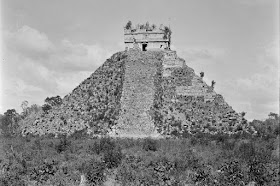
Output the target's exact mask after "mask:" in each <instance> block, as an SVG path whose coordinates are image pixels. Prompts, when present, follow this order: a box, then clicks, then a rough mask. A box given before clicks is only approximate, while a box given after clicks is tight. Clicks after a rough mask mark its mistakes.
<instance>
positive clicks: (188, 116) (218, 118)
mask: <svg viewBox="0 0 280 186" xmlns="http://www.w3.org/2000/svg"><path fill="white" fill-rule="evenodd" d="M164 70H168V71H169V72H171V75H170V76H167V77H163V76H162V69H158V73H157V76H158V77H157V78H156V80H155V86H156V87H157V94H156V95H155V100H154V108H152V110H153V117H154V120H155V125H156V127H157V128H158V132H159V133H161V134H164V135H175V136H182V135H187V134H194V133H199V132H203V133H211V134H215V133H229V134H232V133H238V132H248V133H254V129H253V128H252V127H250V126H249V125H248V123H247V121H246V119H245V118H244V117H243V116H244V115H241V114H238V113H236V112H235V111H234V110H233V109H232V107H230V106H229V105H228V104H227V103H226V102H225V101H224V99H223V97H222V96H221V95H219V94H216V93H215V92H214V90H213V87H212V86H208V85H206V84H205V83H204V82H203V80H202V77H198V76H197V75H195V73H194V70H193V69H191V68H189V67H187V66H184V67H176V68H168V69H164ZM180 87H185V89H186V90H184V91H183V92H182V91H181V92H180V91H178V90H180V89H179V88H180ZM188 87H192V88H189V89H192V90H191V91H192V92H191V93H192V94H191V95H186V92H187V89H188ZM193 89H198V90H193ZM184 94H185V95H184ZM195 94H197V95H195ZM209 95H210V96H209Z"/></svg>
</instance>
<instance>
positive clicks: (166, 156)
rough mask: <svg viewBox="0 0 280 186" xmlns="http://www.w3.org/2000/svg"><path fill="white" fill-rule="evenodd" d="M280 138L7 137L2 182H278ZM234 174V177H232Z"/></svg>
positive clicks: (23, 183)
mask: <svg viewBox="0 0 280 186" xmlns="http://www.w3.org/2000/svg"><path fill="white" fill-rule="evenodd" d="M276 140H277V139H276V138H270V139H263V138H260V137H253V136H250V137H249V136H247V137H245V136H244V137H240V136H239V137H235V136H226V135H224V136H209V135H205V136H203V135H200V136H199V137H196V136H193V137H188V138H184V139H157V140H156V139H124V138H114V139H113V138H97V139H92V138H89V137H86V136H82V135H80V136H79V135H76V136H75V135H74V136H72V137H66V136H60V137H59V138H54V137H52V136H48V137H47V136H45V137H36V136H27V137H16V138H6V139H5V144H4V147H3V148H4V150H5V152H6V153H5V156H4V157H3V158H2V159H1V161H0V162H1V163H0V166H1V170H2V173H1V174H0V183H1V184H0V185H27V184H30V183H34V184H35V185H79V183H80V177H81V175H85V176H86V178H87V180H88V184H89V185H102V184H105V185H106V182H107V180H110V183H112V180H113V182H114V183H118V184H119V185H132V184H134V185H141V184H142V185H184V184H198V185H206V184H208V185H231V184H233V183H234V185H242V183H246V184H247V183H249V182H250V181H255V182H256V183H258V184H261V185H277V184H276V183H277V181H279V168H278V166H276V165H278V164H279V155H278V156H275V155H273V151H274V150H275V149H276V148H277V147H276V146H275V145H273V144H275V141H276ZM233 178H236V179H234V182H233V180H232V179H233Z"/></svg>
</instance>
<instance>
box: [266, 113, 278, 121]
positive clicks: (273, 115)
mask: <svg viewBox="0 0 280 186" xmlns="http://www.w3.org/2000/svg"><path fill="white" fill-rule="evenodd" d="M268 117H269V118H271V119H276V120H278V114H276V113H273V112H270V113H269V114H268Z"/></svg>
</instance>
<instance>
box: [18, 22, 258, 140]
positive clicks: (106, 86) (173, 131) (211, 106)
mask: <svg viewBox="0 0 280 186" xmlns="http://www.w3.org/2000/svg"><path fill="white" fill-rule="evenodd" d="M124 44H125V50H124V51H120V52H117V53H115V54H113V55H112V56H111V57H110V58H109V59H107V60H106V61H105V62H104V63H103V64H102V65H101V66H100V67H99V68H98V69H96V70H95V72H93V73H92V74H91V76H90V77H88V78H87V79H85V80H84V81H82V82H81V83H80V84H79V85H78V86H77V87H76V88H75V89H74V90H73V91H72V92H71V93H69V94H67V95H66V96H65V97H64V98H63V100H62V103H61V104H60V105H57V106H54V107H52V108H51V109H50V110H47V111H40V113H39V114H37V115H32V116H29V117H28V118H26V119H25V120H24V121H23V122H22V124H21V129H22V133H23V134H28V133H32V134H38V135H45V134H55V135H58V134H67V135H71V134H73V133H75V132H77V131H84V132H85V133H87V134H88V135H92V136H113V137H134V138H144V137H155V138H157V137H166V136H174V137H181V136H186V135H191V134H195V133H199V132H200V133H201V132H202V133H209V134H216V133H227V134H234V133H243V132H246V133H254V129H253V128H252V127H250V126H249V124H248V122H247V120H246V119H244V117H243V115H242V114H240V113H237V112H236V111H234V110H233V108H232V107H231V106H229V105H228V104H227V103H226V102H225V100H224V98H223V97H222V96H221V95H220V94H217V93H216V92H215V90H214V89H215V87H214V83H212V84H211V85H208V84H207V83H205V81H204V80H203V77H204V73H201V74H200V75H197V74H195V72H194V70H193V69H192V68H191V67H189V66H188V65H187V62H186V61H185V60H184V59H182V58H180V57H179V56H178V55H177V53H176V51H174V50H171V48H170V44H171V29H170V27H167V26H163V25H161V26H158V27H157V26H156V25H154V24H153V25H150V24H148V23H146V24H142V25H141V24H138V25H135V26H134V25H132V23H131V22H128V23H127V24H126V25H125V27H124ZM93 63H94V62H93ZM217 73H219V72H217ZM206 74H207V72H206Z"/></svg>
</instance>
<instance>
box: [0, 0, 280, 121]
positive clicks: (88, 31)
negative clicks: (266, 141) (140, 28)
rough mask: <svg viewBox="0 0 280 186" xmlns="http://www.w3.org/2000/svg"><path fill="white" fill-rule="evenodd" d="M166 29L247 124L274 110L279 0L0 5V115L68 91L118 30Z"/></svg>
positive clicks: (64, 0) (119, 40)
mask: <svg viewBox="0 0 280 186" xmlns="http://www.w3.org/2000/svg"><path fill="white" fill-rule="evenodd" d="M128 20H131V21H132V23H134V24H138V23H146V22H147V21H148V22H149V23H150V24H152V23H155V24H156V25H160V24H164V25H170V27H171V30H172V45H171V49H173V50H176V51H177V54H178V56H179V57H181V58H183V59H185V61H186V64H187V65H188V66H189V67H191V68H193V69H194V70H195V72H196V73H197V74H199V73H200V72H201V71H203V72H204V73H205V77H204V79H205V81H206V82H207V83H208V84H209V85H210V84H211V81H212V80H214V81H215V82H216V84H215V91H216V92H217V93H218V94H221V95H222V96H223V97H224V99H225V100H226V102H227V103H228V104H229V105H231V106H232V107H233V109H234V110H236V111H237V112H242V111H244V112H246V116H245V117H246V118H247V119H248V120H253V119H261V120H262V119H265V118H267V115H268V114H269V113H270V112H275V113H279V75H278V74H279V1H278V0H227V1H225V0H211V1H209V0H181V1H180V0H174V1H170V0H141V1H139V0H138V1H135V0H110V1H109V0H98V1H97V0H80V1H77V0H59V1H57V0H48V1H46V0H24V1H23V0H1V24H0V25H1V63H0V69H1V71H0V73H1V81H0V83H1V84H0V86H1V87H0V98H1V99H0V113H2V114H3V113H4V112H5V111H6V110H7V109H11V108H15V109H16V110H17V111H18V112H21V111H22V109H21V107H20V106H21V103H22V102H23V101H24V100H27V101H28V102H29V105H31V104H39V105H42V104H43V103H44V100H45V98H46V97H51V96H56V95H60V96H61V97H64V96H65V95H66V94H68V93H70V92H71V91H72V90H73V89H74V88H75V87H76V86H78V85H79V83H81V82H82V81H83V80H84V79H86V78H87V77H88V76H90V74H92V73H93V72H94V71H95V70H96V69H97V68H98V67H99V66H100V65H102V63H104V62H105V60H106V59H107V58H109V57H110V56H111V55H112V54H114V53H116V52H118V51H122V50H124V43H123V42H124V41H123V39H124V37H123V26H124V25H125V24H126V23H127V22H128Z"/></svg>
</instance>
